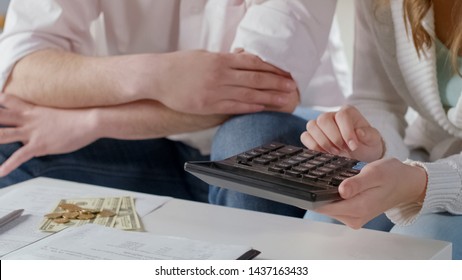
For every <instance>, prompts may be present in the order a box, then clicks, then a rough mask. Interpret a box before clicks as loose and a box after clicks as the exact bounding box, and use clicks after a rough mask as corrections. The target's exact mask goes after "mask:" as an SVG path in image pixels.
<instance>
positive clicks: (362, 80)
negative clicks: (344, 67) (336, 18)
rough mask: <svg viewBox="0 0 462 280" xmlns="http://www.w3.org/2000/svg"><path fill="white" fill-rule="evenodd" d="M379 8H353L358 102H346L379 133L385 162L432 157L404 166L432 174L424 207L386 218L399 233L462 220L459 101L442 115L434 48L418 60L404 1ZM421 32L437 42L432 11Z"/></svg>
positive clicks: (364, 1) (361, 1)
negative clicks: (455, 217)
mask: <svg viewBox="0 0 462 280" xmlns="http://www.w3.org/2000/svg"><path fill="white" fill-rule="evenodd" d="M375 3H376V1H370V0H358V1H357V3H356V5H357V6H356V8H357V17H356V21H357V22H356V39H355V61H354V81H353V94H352V95H351V97H350V98H349V100H348V102H349V103H350V104H352V105H355V106H357V107H358V109H359V110H360V111H361V112H362V113H363V114H364V115H365V116H366V118H367V119H368V120H369V121H370V123H371V124H372V125H373V126H374V127H375V128H377V129H378V130H379V131H380V132H381V133H382V136H383V139H384V142H385V144H386V149H387V152H386V155H385V156H386V157H397V158H399V159H401V160H405V159H406V158H408V157H409V153H410V152H409V151H410V149H414V148H422V149H424V150H426V151H427V152H428V154H429V156H430V162H418V161H412V160H407V161H406V163H408V164H412V165H418V166H421V167H423V168H424V169H425V170H426V171H427V174H428V185H427V192H426V196H425V200H424V202H423V203H406V204H402V205H398V206H397V207H395V208H392V209H390V210H388V211H387V212H386V214H387V216H388V217H389V218H390V219H391V220H392V221H393V222H394V223H396V224H398V225H406V224H410V223H412V222H413V221H415V220H416V219H417V218H418V217H419V215H422V214H424V213H431V212H449V213H453V214H462V194H461V193H462V155H461V151H462V99H459V102H458V103H457V106H456V107H454V108H452V109H451V110H449V112H447V113H446V112H445V110H444V109H443V105H442V103H441V100H440V95H439V92H438V83H437V79H436V54H435V47H434V46H431V47H430V48H429V49H428V50H426V52H425V54H422V55H420V57H419V55H418V54H417V51H416V50H415V47H414V43H413V41H412V37H409V36H408V33H409V34H411V32H410V31H408V33H407V32H406V25H405V22H404V19H403V9H402V6H403V0H392V1H390V4H389V5H387V6H376V4H375ZM423 24H424V27H425V28H426V30H427V31H428V32H429V33H430V34H432V35H433V34H434V17H433V11H430V12H429V13H428V14H427V15H426V17H425V19H424V21H423ZM409 107H411V108H412V109H414V110H415V111H416V112H417V113H418V116H417V118H416V119H415V120H414V121H413V122H412V123H410V125H408V123H407V121H406V118H405V115H406V112H407V110H408V108H409Z"/></svg>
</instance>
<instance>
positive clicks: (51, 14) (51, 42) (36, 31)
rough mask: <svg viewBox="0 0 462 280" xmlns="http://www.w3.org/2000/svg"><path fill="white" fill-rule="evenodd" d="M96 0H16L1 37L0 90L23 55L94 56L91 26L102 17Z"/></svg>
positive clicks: (11, 7)
mask: <svg viewBox="0 0 462 280" xmlns="http://www.w3.org/2000/svg"><path fill="white" fill-rule="evenodd" d="M98 3H99V1H94V0H79V1H67V0H40V1H37V0H13V1H11V3H10V6H9V10H8V17H7V22H6V24H5V30H4V32H3V34H2V36H1V37H0V89H3V88H4V86H5V83H6V80H7V79H8V77H9V75H10V72H11V70H12V68H13V66H14V65H15V64H16V63H17V62H18V61H19V60H20V59H21V58H23V57H24V56H26V55H28V54H30V53H32V52H35V51H37V50H41V49H47V48H54V49H62V50H68V51H71V50H72V51H76V52H79V53H84V54H92V50H93V49H94V48H93V44H94V42H93V39H92V37H91V34H90V25H91V23H92V22H93V21H94V20H95V19H96V18H97V17H98V16H99V8H98Z"/></svg>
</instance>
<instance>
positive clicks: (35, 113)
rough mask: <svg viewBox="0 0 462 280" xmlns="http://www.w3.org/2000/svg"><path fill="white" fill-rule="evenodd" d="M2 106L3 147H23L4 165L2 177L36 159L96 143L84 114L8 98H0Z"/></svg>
mask: <svg viewBox="0 0 462 280" xmlns="http://www.w3.org/2000/svg"><path fill="white" fill-rule="evenodd" d="M0 106H1V107H2V108H1V109H0V124H1V125H2V127H0V144H7V143H13V142H21V143H22V144H23V146H22V147H21V148H19V149H18V150H17V151H16V152H14V153H13V155H12V156H11V157H10V158H9V159H8V160H6V161H5V162H3V163H2V164H1V166H0V176H1V177H3V176H6V175H7V174H9V173H10V172H11V171H13V170H14V169H16V168H17V167H18V166H20V165H21V164H23V163H24V162H26V161H28V160H30V159H31V158H33V157H38V156H44V155H49V154H62V153H68V152H72V151H75V150H78V149H80V148H82V147H84V146H86V145H88V144H90V143H91V142H93V141H95V140H96V139H97V137H96V136H95V135H94V134H92V133H89V132H90V131H94V129H93V128H92V126H93V125H94V122H93V121H92V117H91V114H82V112H81V111H83V110H62V109H53V108H47V107H40V106H35V105H32V104H30V103H27V102H24V101H22V100H21V99H19V98H16V97H14V96H11V95H7V94H0Z"/></svg>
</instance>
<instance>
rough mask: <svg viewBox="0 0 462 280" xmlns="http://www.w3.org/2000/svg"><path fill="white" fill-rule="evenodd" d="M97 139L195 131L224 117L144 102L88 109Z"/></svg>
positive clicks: (133, 137)
mask: <svg viewBox="0 0 462 280" xmlns="http://www.w3.org/2000/svg"><path fill="white" fill-rule="evenodd" d="M88 110H89V112H90V114H92V118H93V119H94V121H95V123H96V126H94V129H95V133H97V134H98V135H97V138H115V139H124V140H140V139H151V138H160V137H166V136H170V135H174V134H181V133H187V132H195V131H199V130H203V129H207V128H211V127H214V126H217V125H219V124H221V123H223V122H224V121H225V120H226V119H227V118H228V117H227V116H224V115H207V116H204V115H193V114H184V113H179V112H176V111H173V110H171V109H169V108H167V107H165V106H164V105H162V104H161V103H159V102H156V101H150V100H141V101H136V102H132V103H128V104H123V105H119V106H112V107H101V108H95V109H88Z"/></svg>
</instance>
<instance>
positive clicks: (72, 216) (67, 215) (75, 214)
mask: <svg viewBox="0 0 462 280" xmlns="http://www.w3.org/2000/svg"><path fill="white" fill-rule="evenodd" d="M79 214H80V213H79V212H75V211H74V212H66V213H63V217H64V218H68V219H75V218H77V217H78V216H79Z"/></svg>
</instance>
